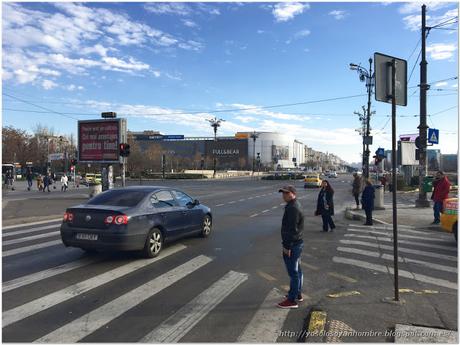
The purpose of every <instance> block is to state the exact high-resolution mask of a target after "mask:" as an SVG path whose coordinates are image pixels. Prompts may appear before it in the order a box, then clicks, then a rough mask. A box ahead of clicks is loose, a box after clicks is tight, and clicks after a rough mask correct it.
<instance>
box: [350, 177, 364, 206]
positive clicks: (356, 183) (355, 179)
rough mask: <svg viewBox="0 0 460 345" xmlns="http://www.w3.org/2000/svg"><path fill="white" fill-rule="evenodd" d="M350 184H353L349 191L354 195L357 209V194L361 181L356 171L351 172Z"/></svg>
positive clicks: (361, 186) (359, 192) (360, 187)
mask: <svg viewBox="0 0 460 345" xmlns="http://www.w3.org/2000/svg"><path fill="white" fill-rule="evenodd" d="M352 186H353V189H352V191H351V192H352V194H353V196H354V197H355V202H356V210H359V195H360V194H361V191H362V188H363V183H362V180H361V177H360V176H359V175H358V173H356V172H354V173H353V183H352Z"/></svg>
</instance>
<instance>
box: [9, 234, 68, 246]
mask: <svg viewBox="0 0 460 345" xmlns="http://www.w3.org/2000/svg"><path fill="white" fill-rule="evenodd" d="M60 233H61V232H60V231H53V232H47V233H46V234H40V235H34V236H28V237H23V238H16V239H14V240H9V241H2V245H3V246H7V245H9V244H16V243H23V242H29V241H33V240H36V239H40V238H46V237H53V236H58V235H60Z"/></svg>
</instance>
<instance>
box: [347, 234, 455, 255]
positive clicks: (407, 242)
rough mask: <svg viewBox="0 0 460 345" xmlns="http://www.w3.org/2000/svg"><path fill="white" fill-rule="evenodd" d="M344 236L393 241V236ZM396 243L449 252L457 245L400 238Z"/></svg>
mask: <svg viewBox="0 0 460 345" xmlns="http://www.w3.org/2000/svg"><path fill="white" fill-rule="evenodd" d="M345 237H353V238H366V239H371V240H377V241H382V242H393V238H387V237H377V236H365V235H355V234H345ZM398 243H403V244H410V245H413V246H418V247H427V248H434V249H442V250H447V251H450V252H457V247H455V248H452V247H451V246H444V245H442V244H431V243H419V242H415V241H405V240H400V239H398Z"/></svg>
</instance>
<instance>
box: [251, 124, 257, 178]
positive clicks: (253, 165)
mask: <svg viewBox="0 0 460 345" xmlns="http://www.w3.org/2000/svg"><path fill="white" fill-rule="evenodd" d="M258 137H259V134H257V133H256V131H254V133H252V134H251V139H252V141H253V148H252V175H253V176H254V172H255V171H256V140H257V138H258Z"/></svg>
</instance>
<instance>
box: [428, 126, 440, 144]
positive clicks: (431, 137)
mask: <svg viewBox="0 0 460 345" xmlns="http://www.w3.org/2000/svg"><path fill="white" fill-rule="evenodd" d="M428 142H429V143H430V144H439V129H434V128H428Z"/></svg>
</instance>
